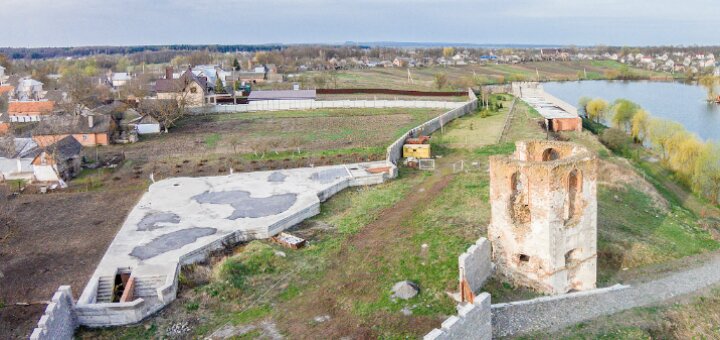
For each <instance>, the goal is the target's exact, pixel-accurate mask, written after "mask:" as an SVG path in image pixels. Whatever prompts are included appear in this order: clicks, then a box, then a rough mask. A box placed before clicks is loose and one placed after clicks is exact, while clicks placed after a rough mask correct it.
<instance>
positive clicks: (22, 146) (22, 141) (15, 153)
mask: <svg viewBox="0 0 720 340" xmlns="http://www.w3.org/2000/svg"><path fill="white" fill-rule="evenodd" d="M10 143H12V144H10ZM0 144H2V145H3V146H4V147H0V157H4V158H27V157H30V156H27V155H28V154H29V153H31V152H32V151H33V150H34V149H36V148H37V147H38V145H37V143H35V141H33V140H32V138H13V137H10V136H8V137H0Z"/></svg>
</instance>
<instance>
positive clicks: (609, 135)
mask: <svg viewBox="0 0 720 340" xmlns="http://www.w3.org/2000/svg"><path fill="white" fill-rule="evenodd" d="M600 142H602V143H603V144H605V146H607V147H608V148H609V149H610V150H612V151H613V152H615V153H617V154H619V155H624V156H627V155H629V154H630V146H631V145H632V143H633V141H632V138H630V137H629V136H628V135H627V134H625V132H624V131H622V130H620V129H616V128H609V129H605V131H603V132H602V134H601V135H600Z"/></svg>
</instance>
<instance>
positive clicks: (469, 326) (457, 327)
mask: <svg viewBox="0 0 720 340" xmlns="http://www.w3.org/2000/svg"><path fill="white" fill-rule="evenodd" d="M492 329H493V326H492V309H491V305H490V294H488V293H482V294H480V295H478V296H477V297H476V298H475V302H474V303H468V304H465V305H463V306H461V307H460V308H459V309H458V315H457V316H451V317H449V318H448V319H447V320H445V321H444V322H443V323H442V326H441V327H440V328H435V329H433V330H432V331H431V332H430V333H428V334H426V335H425V337H423V339H424V340H455V339H457V340H474V339H477V340H490V339H492V334H493V331H492Z"/></svg>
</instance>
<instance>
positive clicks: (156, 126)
mask: <svg viewBox="0 0 720 340" xmlns="http://www.w3.org/2000/svg"><path fill="white" fill-rule="evenodd" d="M130 125H135V130H136V131H137V133H138V134H139V135H151V134H156V133H160V123H159V122H158V121H157V120H156V119H155V118H153V117H152V116H150V115H149V114H145V115H143V116H142V117H139V118H136V119H133V120H132V121H131V122H130Z"/></svg>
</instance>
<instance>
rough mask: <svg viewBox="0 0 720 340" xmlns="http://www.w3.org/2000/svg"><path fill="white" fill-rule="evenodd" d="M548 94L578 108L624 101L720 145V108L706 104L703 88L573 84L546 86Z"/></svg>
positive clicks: (670, 84)
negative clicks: (587, 102)
mask: <svg viewBox="0 0 720 340" xmlns="http://www.w3.org/2000/svg"><path fill="white" fill-rule="evenodd" d="M543 87H544V88H545V91H546V92H548V93H550V94H552V95H554V96H556V97H558V98H560V99H562V100H564V101H566V102H568V103H569V104H572V105H575V106H577V103H578V101H579V100H580V97H583V96H584V97H590V98H598V97H599V98H603V99H605V100H607V101H608V102H611V103H612V101H614V100H615V99H618V98H625V99H629V100H632V101H633V102H635V103H638V104H640V106H642V107H643V108H644V109H645V110H647V111H648V112H650V114H651V115H652V116H654V117H660V118H665V119H669V120H673V121H676V122H679V123H681V124H683V125H684V126H685V128H687V129H688V131H691V132H693V133H695V134H697V135H698V136H700V137H701V138H702V139H713V140H715V141H720V105H718V104H715V103H712V104H708V103H707V102H706V101H705V98H706V96H707V91H705V89H704V88H703V87H701V86H696V85H688V84H683V83H676V82H652V81H572V82H549V83H543Z"/></svg>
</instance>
